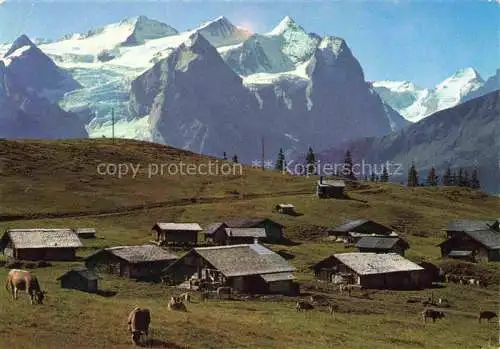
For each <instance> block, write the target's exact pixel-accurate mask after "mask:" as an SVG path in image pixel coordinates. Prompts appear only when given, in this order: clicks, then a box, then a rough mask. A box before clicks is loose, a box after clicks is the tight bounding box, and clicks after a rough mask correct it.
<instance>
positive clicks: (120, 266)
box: [85, 245, 178, 280]
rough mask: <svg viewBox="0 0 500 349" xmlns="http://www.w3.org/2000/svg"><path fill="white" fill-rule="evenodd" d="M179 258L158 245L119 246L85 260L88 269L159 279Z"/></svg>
mask: <svg viewBox="0 0 500 349" xmlns="http://www.w3.org/2000/svg"><path fill="white" fill-rule="evenodd" d="M177 258H178V257H177V256H176V255H175V254H173V253H171V252H169V251H167V250H165V249H164V248H162V247H160V246H156V245H137V246H117V247H109V248H105V249H102V250H100V251H97V252H96V253H94V254H92V255H90V256H89V257H87V258H86V259H85V265H86V266H87V268H89V269H92V270H96V271H98V272H105V273H109V274H114V275H119V276H124V277H128V278H132V279H146V280H147V279H153V280H154V279H159V275H160V272H161V270H163V269H164V268H166V267H167V266H168V265H170V264H171V263H173V262H174V261H176V260H177Z"/></svg>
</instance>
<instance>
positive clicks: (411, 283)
mask: <svg viewBox="0 0 500 349" xmlns="http://www.w3.org/2000/svg"><path fill="white" fill-rule="evenodd" d="M312 269H313V270H314V273H315V275H316V278H317V279H318V280H321V281H326V282H335V283H340V282H347V283H352V284H355V285H359V286H361V287H363V288H371V289H422V288H425V287H428V286H430V284H431V283H432V280H431V279H430V278H429V277H428V273H426V272H425V270H424V268H422V267H421V266H419V265H417V264H415V263H413V262H411V261H409V260H408V259H405V258H404V257H402V256H400V255H399V254H397V253H359V252H351V253H338V254H334V255H331V256H330V257H327V258H325V259H323V260H322V261H320V262H318V263H316V264H315V265H314V266H313V267H312Z"/></svg>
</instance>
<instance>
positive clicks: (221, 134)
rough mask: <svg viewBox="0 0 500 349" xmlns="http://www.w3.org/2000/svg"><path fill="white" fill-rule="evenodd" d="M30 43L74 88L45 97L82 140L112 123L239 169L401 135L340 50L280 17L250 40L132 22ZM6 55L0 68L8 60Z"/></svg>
mask: <svg viewBox="0 0 500 349" xmlns="http://www.w3.org/2000/svg"><path fill="white" fill-rule="evenodd" d="M38 42H40V43H41V44H40V45H39V46H36V45H35V44H34V43H32V42H31V41H30V42H29V44H27V45H29V46H30V47H36V49H37V50H39V51H40V52H42V53H43V54H44V57H50V59H51V60H53V62H55V64H56V65H57V67H58V69H59V70H60V72H64V73H67V74H68V75H69V76H71V78H72V79H74V81H76V82H77V83H78V84H79V87H76V88H71V89H60V90H59V91H56V92H58V93H59V95H62V97H61V98H60V99H59V100H57V103H56V104H57V108H61V109H62V110H64V111H65V112H68V113H70V114H74V115H77V116H74V117H73V120H74V122H75V124H80V123H81V122H83V123H84V124H85V127H86V130H87V132H88V134H89V136H90V137H101V136H103V135H104V136H109V135H111V127H112V123H111V120H112V114H113V113H114V118H115V120H116V122H115V125H114V126H115V134H116V136H117V137H126V138H136V139H142V140H148V141H154V142H160V143H168V144H169V145H172V146H175V147H178V148H183V149H187V150H192V151H195V152H200V153H205V154H213V155H220V154H222V153H223V152H224V151H226V152H229V151H231V152H234V153H236V154H237V155H238V156H239V157H240V159H242V160H244V161H251V160H253V159H255V157H256V156H259V155H258V154H260V149H259V147H260V144H261V139H262V138H264V139H265V140H266V141H265V143H266V147H268V148H269V149H279V148H280V147H283V148H285V150H287V151H289V152H290V151H300V150H303V149H306V148H307V147H308V146H313V147H315V148H318V149H322V148H326V147H329V146H332V145H334V144H336V143H339V142H342V141H346V140H349V139H352V138H357V137H366V136H377V135H384V134H387V133H389V132H391V131H392V130H396V129H399V128H401V127H404V126H406V125H407V124H408V122H407V121H406V120H405V119H404V118H402V117H401V116H400V115H399V114H398V113H397V112H396V111H395V110H394V109H393V108H391V107H390V106H389V105H388V104H386V103H384V102H383V101H382V100H381V99H380V97H379V96H378V94H377V93H376V92H375V91H374V89H373V88H372V87H371V85H370V84H369V83H368V82H366V81H365V78H364V74H363V70H362V68H361V65H360V64H359V62H358V61H357V59H356V58H355V57H354V56H353V54H352V52H351V50H350V48H349V47H348V45H347V43H346V42H345V40H343V39H341V38H338V37H333V36H325V37H320V36H318V35H316V34H310V33H307V32H306V31H305V30H304V29H303V28H302V27H301V26H300V25H298V24H297V23H295V22H294V21H293V20H292V19H291V18H289V17H286V18H284V19H283V21H281V22H280V23H279V24H278V25H277V27H276V28H275V29H274V30H272V31H271V32H269V33H265V34H253V33H249V32H248V31H246V30H244V29H242V28H238V27H236V26H234V25H233V24H232V23H231V22H230V21H229V20H228V19H227V18H225V17H219V18H217V19H215V20H214V21H210V22H206V23H204V24H202V25H201V26H200V27H198V28H195V29H193V30H189V31H186V32H182V33H179V32H178V31H177V30H175V29H174V28H172V27H170V26H168V25H166V24H162V23H160V22H157V21H154V20H151V19H148V18H146V17H143V16H140V17H136V18H133V19H127V20H123V21H121V22H119V23H115V24H110V25H107V26H105V27H103V28H100V29H94V30H90V31H88V32H87V33H83V34H70V35H66V36H64V37H62V38H61V39H59V40H55V41H52V42H50V41H43V40H39V41H38ZM17 46H19V45H13V46H12V47H10V48H8V49H7V50H6V48H5V47H4V49H3V50H4V52H5V51H7V52H5V54H4V57H3V58H2V60H3V61H7V60H11V61H12V60H16V57H14V56H13V53H14V52H13V51H20V50H21V51H22V48H19V47H17ZM0 50H1V48H0ZM23 62H24V61H23V60H19V63H17V64H23ZM25 64H28V63H25ZM31 64H33V63H30V65H31ZM34 66H37V65H36V64H34ZM29 69H33V68H29ZM39 69H41V70H40V74H49V73H50V71H49V70H47V71H45V70H44V69H45V68H44V67H42V66H40V67H39ZM42 70H43V71H42ZM44 76H46V75H44ZM47 80H52V79H49V78H47ZM49 101H50V102H54V98H51V99H50V100H49ZM26 133H27V134H30V135H32V134H33V132H31V131H30V130H26ZM35 133H36V132H35ZM13 136H19V134H18V133H16V134H14V135H9V134H7V137H13ZM68 136H72V135H70V134H68Z"/></svg>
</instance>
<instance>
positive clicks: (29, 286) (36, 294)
mask: <svg viewBox="0 0 500 349" xmlns="http://www.w3.org/2000/svg"><path fill="white" fill-rule="evenodd" d="M5 288H6V289H7V292H9V291H10V292H11V293H12V299H14V300H16V299H17V296H18V292H19V291H26V293H27V294H28V295H29V297H30V303H31V304H35V301H36V303H37V304H43V299H44V298H45V294H46V293H47V292H45V291H42V290H41V288H40V283H39V282H38V279H37V278H36V276H34V275H31V274H30V272H29V271H26V270H20V269H11V270H10V271H9V274H8V275H7V280H6V282H5Z"/></svg>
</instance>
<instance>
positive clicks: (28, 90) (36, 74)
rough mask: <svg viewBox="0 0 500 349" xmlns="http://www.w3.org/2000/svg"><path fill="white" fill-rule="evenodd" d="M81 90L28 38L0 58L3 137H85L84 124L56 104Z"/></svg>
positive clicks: (14, 45) (16, 41)
mask: <svg viewBox="0 0 500 349" xmlns="http://www.w3.org/2000/svg"><path fill="white" fill-rule="evenodd" d="M79 87H81V86H80V85H79V84H78V83H77V82H76V81H75V80H74V79H73V78H72V77H71V76H70V75H69V74H68V73H67V72H66V71H64V70H62V69H60V68H59V67H57V65H55V64H54V62H53V61H52V60H51V59H50V58H49V57H48V56H46V55H45V54H44V53H43V52H42V51H41V50H40V49H39V48H38V47H37V46H36V45H35V44H34V43H32V42H31V41H30V40H29V39H28V38H27V37H26V36H25V35H22V36H20V37H19V38H18V39H17V40H15V41H14V43H13V44H12V46H11V47H10V49H9V50H8V51H7V52H6V55H5V56H4V57H3V58H2V59H0V137H5V138H50V139H52V138H83V137H87V132H86V130H85V127H84V124H83V123H82V122H81V121H80V120H79V119H78V118H77V117H76V115H74V114H72V113H69V112H66V111H64V110H62V109H61V108H59V107H58V106H57V104H56V102H57V100H58V99H59V98H61V96H63V95H64V93H66V92H68V91H71V90H74V89H76V88H79Z"/></svg>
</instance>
